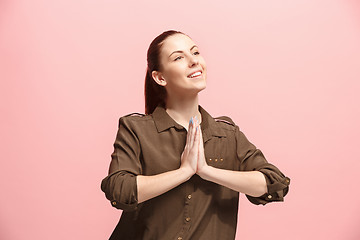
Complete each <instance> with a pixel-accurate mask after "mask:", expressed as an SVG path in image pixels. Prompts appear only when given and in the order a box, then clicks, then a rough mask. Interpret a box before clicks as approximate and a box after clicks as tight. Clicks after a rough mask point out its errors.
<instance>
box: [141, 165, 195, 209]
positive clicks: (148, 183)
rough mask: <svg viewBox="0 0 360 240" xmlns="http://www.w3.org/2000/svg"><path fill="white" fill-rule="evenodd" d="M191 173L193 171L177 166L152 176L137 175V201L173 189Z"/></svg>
mask: <svg viewBox="0 0 360 240" xmlns="http://www.w3.org/2000/svg"><path fill="white" fill-rule="evenodd" d="M192 175H193V173H191V171H188V170H187V169H185V168H179V169H176V170H172V171H169V172H164V173H160V174H157V175H153V176H144V175H138V176H137V177H136V181H137V194H138V195H137V196H138V203H141V202H144V201H146V200H148V199H151V198H153V197H156V196H159V195H161V194H163V193H165V192H167V191H169V190H171V189H173V188H174V187H176V186H178V185H180V184H181V183H183V182H185V181H187V180H188V179H190V177H191V176H192Z"/></svg>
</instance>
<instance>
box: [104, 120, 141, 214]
mask: <svg viewBox="0 0 360 240" xmlns="http://www.w3.org/2000/svg"><path fill="white" fill-rule="evenodd" d="M141 172H142V168H141V163H140V143H139V139H138V138H137V136H136V134H135V133H134V131H133V130H132V127H131V121H130V120H129V119H128V118H126V117H121V118H120V119H119V128H118V132H117V135H116V139H115V143H114V151H113V153H112V154H111V163H110V168H109V173H108V176H107V177H105V178H104V179H103V180H102V182H101V190H102V191H103V192H104V193H105V196H106V198H107V199H108V200H110V202H111V205H112V206H113V207H115V208H117V209H122V210H124V211H133V210H136V209H137V207H138V199H137V182H136V176H137V175H139V174H141Z"/></svg>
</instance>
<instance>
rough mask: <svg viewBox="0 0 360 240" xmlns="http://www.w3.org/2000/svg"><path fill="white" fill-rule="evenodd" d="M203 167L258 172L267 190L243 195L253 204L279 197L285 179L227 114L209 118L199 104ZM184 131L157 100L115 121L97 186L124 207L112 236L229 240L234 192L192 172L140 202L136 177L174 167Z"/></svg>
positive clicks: (232, 228)
mask: <svg viewBox="0 0 360 240" xmlns="http://www.w3.org/2000/svg"><path fill="white" fill-rule="evenodd" d="M198 107H199V111H200V113H201V119H202V122H201V131H202V135H203V142H204V152H205V158H206V162H207V164H208V165H210V166H213V167H216V168H222V169H228V170H235V171H254V170H256V171H260V172H262V173H263V174H264V175H265V179H266V182H267V190H268V191H267V193H266V194H264V195H263V196H260V197H252V196H248V195H246V197H247V198H248V199H249V201H250V202H252V203H253V204H263V205H265V204H267V203H269V202H272V201H283V198H284V196H285V195H286V194H287V192H288V190H289V183H290V179H289V178H288V177H285V176H284V174H283V173H282V172H281V171H280V170H279V169H278V168H277V167H275V166H274V165H272V164H270V163H268V162H267V160H266V159H265V157H264V155H263V154H262V152H261V151H260V150H259V149H257V148H256V147H255V145H253V144H252V143H250V142H249V141H248V139H247V138H246V137H245V135H244V134H243V133H242V132H241V131H240V130H239V127H238V126H237V125H236V124H235V123H234V122H233V121H232V120H231V118H229V117H227V116H222V117H218V118H213V117H212V116H211V115H210V114H209V113H208V112H207V111H205V109H204V108H202V107H201V106H200V105H198ZM186 136H187V130H186V129H185V128H184V127H183V126H182V125H180V124H178V123H177V122H176V121H175V120H173V119H172V118H171V117H170V116H169V115H168V114H167V112H166V111H165V108H163V107H162V106H160V105H159V106H157V108H156V109H155V110H154V112H153V113H152V114H149V115H144V114H128V115H126V116H123V117H121V118H120V119H119V128H118V132H117V136H116V140H115V143H114V152H113V153H112V155H111V158H112V159H111V163H110V169H109V173H108V176H107V177H105V178H104V179H103V180H102V183H101V189H102V191H104V192H105V195H106V198H107V199H108V200H109V201H110V203H111V205H112V206H113V207H115V208H117V209H122V210H123V213H122V216H121V219H120V221H119V223H118V225H117V226H116V228H115V230H114V232H113V234H112V235H111V237H110V239H132V240H133V239H142V240H148V239H157V240H171V239H174V240H176V239H184V240H185V239H196V240H201V239H207V240H208V239H221V240H227V239H229V240H230V239H234V238H235V232H236V224H237V212H238V201H239V193H238V192H236V191H233V190H231V189H229V188H227V187H224V186H221V185H218V184H216V183H213V182H210V181H205V180H203V179H202V178H200V177H199V176H198V175H194V176H193V177H191V178H190V179H189V180H188V181H187V182H184V183H182V184H180V185H179V186H177V187H175V188H173V189H171V190H170V191H168V192H166V193H164V194H162V195H159V196H157V197H155V198H152V199H149V200H147V201H145V202H142V203H138V201H137V183H136V176H137V175H146V176H149V175H156V174H159V173H163V172H167V171H171V170H175V169H178V168H179V167H180V159H181V154H182V152H183V150H184V147H185V144H186Z"/></svg>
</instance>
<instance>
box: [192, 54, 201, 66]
mask: <svg viewBox="0 0 360 240" xmlns="http://www.w3.org/2000/svg"><path fill="white" fill-rule="evenodd" d="M198 63H199V59H197V57H196V56H193V57H191V58H190V67H192V66H193V65H197V64H198Z"/></svg>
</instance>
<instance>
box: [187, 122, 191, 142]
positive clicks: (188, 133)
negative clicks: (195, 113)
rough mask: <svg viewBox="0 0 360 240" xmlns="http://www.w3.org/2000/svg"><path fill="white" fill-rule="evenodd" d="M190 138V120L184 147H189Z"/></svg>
mask: <svg viewBox="0 0 360 240" xmlns="http://www.w3.org/2000/svg"><path fill="white" fill-rule="evenodd" d="M190 136H191V119H190V121H189V126H188V130H187V136H186V145H190Z"/></svg>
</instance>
